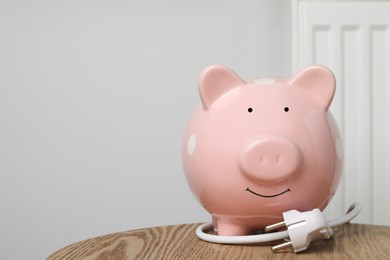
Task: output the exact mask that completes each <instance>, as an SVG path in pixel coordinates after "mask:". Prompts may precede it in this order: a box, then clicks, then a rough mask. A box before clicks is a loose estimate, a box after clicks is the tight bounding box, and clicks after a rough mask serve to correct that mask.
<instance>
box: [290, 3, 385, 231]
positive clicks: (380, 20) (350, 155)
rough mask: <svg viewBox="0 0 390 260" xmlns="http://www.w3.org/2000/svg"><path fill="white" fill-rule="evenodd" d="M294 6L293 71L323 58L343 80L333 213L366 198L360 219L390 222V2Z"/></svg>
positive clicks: (336, 105) (336, 107)
mask: <svg viewBox="0 0 390 260" xmlns="http://www.w3.org/2000/svg"><path fill="white" fill-rule="evenodd" d="M292 10H293V30H292V33H293V50H292V52H293V58H292V59H293V66H292V67H293V73H295V72H296V71H298V70H299V69H300V68H302V67H305V66H307V65H309V64H322V65H325V66H328V67H329V68H330V69H332V70H333V71H334V73H335V76H336V79H337V89H336V95H335V98H334V101H333V103H332V106H331V111H332V113H333V115H334V116H335V118H336V120H337V122H338V124H339V126H340V130H341V132H342V136H343V143H344V167H343V178H342V181H341V183H340V186H339V189H338V191H337V193H336V195H335V197H334V198H333V200H332V202H331V203H330V205H329V206H328V207H327V209H326V210H325V212H326V214H327V215H328V217H330V218H333V217H338V216H340V215H342V214H344V213H345V210H346V208H347V207H348V205H349V204H350V203H351V202H353V201H359V202H360V203H361V204H362V207H363V211H362V213H361V214H360V216H359V217H358V218H357V219H356V220H355V222H358V223H369V224H380V225H390V1H347V0H344V1H331V0H329V1H325V0H323V1H320V0H318V1H316V0H295V1H293V3H292Z"/></svg>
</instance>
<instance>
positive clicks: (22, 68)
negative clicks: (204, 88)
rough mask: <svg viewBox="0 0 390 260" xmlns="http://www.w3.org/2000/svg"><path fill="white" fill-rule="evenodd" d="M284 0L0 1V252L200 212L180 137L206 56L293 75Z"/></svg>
mask: <svg viewBox="0 0 390 260" xmlns="http://www.w3.org/2000/svg"><path fill="white" fill-rule="evenodd" d="M288 12H289V11H288V9H287V8H286V6H285V1H284V0H278V1H269V0H268V1H267V0H262V1H259V0H250V1H248V0H245V1H244V0H242V1H234V0H219V1H179V0H177V1H175V0H165V1H157V0H155V1H141V0H138V1H135V0H133V1H118V0H115V1H112V0H111V1H92V0H85V1H80V0H72V1H49V0H41V1H28V0H24V1H23V0H21V1H11V0H10V1H1V2H0V234H1V236H0V259H42V258H44V257H46V256H47V255H49V254H50V253H52V252H53V251H55V250H57V249H59V248H61V247H63V246H65V245H67V244H69V243H72V242H77V241H79V240H82V239H86V238H90V237H94V236H98V235H102V234H105V233H111V232H117V231H124V230H129V229H135V228H141V227H148V226H157V225H167V224H179V223H190V222H201V221H208V219H209V218H208V214H206V212H205V211H204V210H203V209H202V208H201V207H200V206H199V205H198V204H197V202H196V201H195V199H194V198H193V197H192V195H191V193H190V191H189V189H188V187H187V184H186V182H185V178H184V175H183V171H182V166H181V155H180V149H181V138H182V133H183V131H184V128H185V126H186V122H187V120H188V118H189V116H190V114H191V111H192V109H193V108H194V107H195V105H196V104H197V103H198V102H199V99H198V93H197V78H198V75H199V73H200V71H201V70H202V69H203V68H204V67H205V66H206V65H208V64H212V63H219V64H224V65H227V66H229V67H231V68H233V69H234V70H235V71H237V73H239V74H240V75H241V76H243V77H254V76H273V75H278V76H289V74H290V64H291V58H290V56H291V55H290V43H291V42H290V37H289V35H288V32H289V24H288V23H289V22H288V21H289V20H288V18H289V16H288V15H289V13H288Z"/></svg>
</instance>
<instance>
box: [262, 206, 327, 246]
mask: <svg viewBox="0 0 390 260" xmlns="http://www.w3.org/2000/svg"><path fill="white" fill-rule="evenodd" d="M283 218H284V221H283V222H279V223H276V224H273V225H270V226H267V227H266V228H265V231H266V232H269V231H271V230H275V229H279V228H281V227H284V226H286V227H287V232H288V235H289V237H290V241H288V242H285V243H282V244H279V245H276V246H273V247H272V251H274V252H276V251H278V250H281V249H284V248H287V247H290V246H292V247H293V249H294V252H295V253H298V252H301V251H304V250H306V249H307V248H308V247H309V245H310V243H311V242H312V241H313V240H316V239H320V238H325V239H329V238H331V237H332V236H333V230H332V228H331V227H330V226H329V224H328V221H327V220H326V218H325V216H324V215H323V214H322V212H321V211H320V210H319V209H313V210H312V211H305V212H299V211H297V210H290V211H286V212H284V213H283Z"/></svg>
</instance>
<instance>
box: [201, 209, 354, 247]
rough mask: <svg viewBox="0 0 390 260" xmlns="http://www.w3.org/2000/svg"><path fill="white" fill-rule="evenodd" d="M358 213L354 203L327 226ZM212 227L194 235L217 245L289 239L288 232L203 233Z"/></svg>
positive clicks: (341, 221)
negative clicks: (236, 234) (247, 233)
mask: <svg viewBox="0 0 390 260" xmlns="http://www.w3.org/2000/svg"><path fill="white" fill-rule="evenodd" d="M360 211H361V206H360V204H359V203H358V202H355V203H353V204H351V206H350V207H349V208H348V211H347V213H346V215H344V216H342V217H340V218H337V219H334V220H331V221H329V222H328V225H329V226H330V227H334V226H338V225H341V224H344V223H347V222H349V221H351V220H352V219H353V218H355V217H356V216H357V215H358V214H359V213H360ZM212 227H213V226H212V224H211V223H206V224H202V225H200V226H199V227H198V228H197V229H196V235H197V236H198V238H200V239H202V240H204V241H208V242H212V243H218V244H254V243H264V242H271V241H275V240H281V239H285V238H288V237H289V233H288V231H279V232H275V233H268V234H260V235H248V236H218V235H212V234H208V233H206V232H205V231H206V230H210V229H211V228H212Z"/></svg>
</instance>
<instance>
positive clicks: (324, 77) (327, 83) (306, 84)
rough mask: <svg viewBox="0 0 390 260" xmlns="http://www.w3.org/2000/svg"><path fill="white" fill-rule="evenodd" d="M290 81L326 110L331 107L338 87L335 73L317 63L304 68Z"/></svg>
mask: <svg viewBox="0 0 390 260" xmlns="http://www.w3.org/2000/svg"><path fill="white" fill-rule="evenodd" d="M289 83H290V84H291V85H293V86H294V87H297V88H299V89H301V90H302V91H304V92H305V93H306V94H308V95H309V96H310V97H311V98H312V99H313V100H315V101H316V102H317V103H318V104H319V105H320V106H321V107H322V108H324V109H325V110H327V109H328V108H329V106H330V103H331V102H332V99H333V95H334V92H335V88H336V81H335V78H334V75H333V73H332V72H331V71H330V70H329V69H328V68H326V67H323V66H316V65H315V66H310V67H307V68H306V69H304V70H302V71H301V72H299V73H298V74H297V75H295V77H293V78H292V79H291V80H290V81H289Z"/></svg>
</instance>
